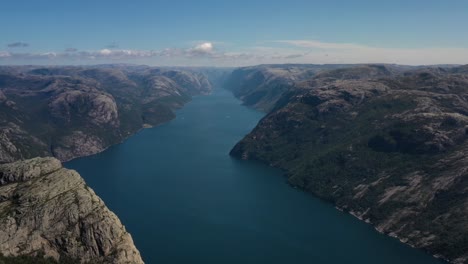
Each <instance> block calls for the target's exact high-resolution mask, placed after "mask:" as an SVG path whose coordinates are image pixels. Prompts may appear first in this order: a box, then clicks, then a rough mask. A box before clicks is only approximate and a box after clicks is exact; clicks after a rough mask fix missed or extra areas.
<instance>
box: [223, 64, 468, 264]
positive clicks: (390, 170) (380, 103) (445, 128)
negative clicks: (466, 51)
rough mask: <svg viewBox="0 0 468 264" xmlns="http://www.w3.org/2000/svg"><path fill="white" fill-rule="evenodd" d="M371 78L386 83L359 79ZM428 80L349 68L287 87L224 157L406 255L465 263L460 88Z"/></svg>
mask: <svg viewBox="0 0 468 264" xmlns="http://www.w3.org/2000/svg"><path fill="white" fill-rule="evenodd" d="M363 69H364V70H363ZM376 69H377V70H378V71H380V72H382V74H384V75H385V74H387V75H388V76H387V78H384V79H374V80H367V79H365V78H368V76H375V75H379V74H380V73H378V72H376ZM368 70H369V71H370V73H369V71H368ZM427 71H428V72H430V74H424V71H423V73H420V71H419V70H418V71H416V72H415V73H412V72H408V73H406V76H405V77H398V76H396V77H395V76H393V75H394V73H393V72H395V71H387V70H385V69H381V68H375V69H374V68H371V69H367V68H366V67H358V68H356V69H350V70H348V69H343V70H339V71H331V72H327V73H325V74H321V75H322V76H318V77H316V78H315V79H314V80H313V81H309V82H308V83H304V84H302V85H301V88H300V89H299V88H297V87H293V86H292V87H291V91H290V92H289V93H286V94H285V95H284V96H283V98H281V99H279V100H278V104H277V105H276V107H275V108H274V110H273V111H272V112H270V113H269V114H268V115H267V116H266V117H265V118H264V119H263V120H262V121H261V122H260V123H259V124H258V126H257V127H256V128H255V129H254V130H253V131H252V132H251V133H250V134H249V135H247V136H246V137H245V138H244V139H243V140H242V141H241V142H239V143H238V144H237V145H236V146H235V147H234V149H233V150H232V152H231V154H232V155H234V156H237V157H244V158H248V159H255V160H260V161H264V162H266V163H268V164H271V165H273V166H275V167H279V168H282V169H284V170H285V171H286V172H287V177H288V181H289V183H290V184H292V185H294V186H297V187H299V188H302V189H304V190H306V191H308V192H310V193H313V194H314V195H316V196H318V197H320V198H322V199H324V200H327V201H330V202H332V203H334V204H335V205H337V206H338V207H340V208H342V209H343V210H345V211H349V212H353V213H354V214H357V215H359V216H360V217H361V218H363V219H366V220H369V221H370V222H372V223H373V224H374V225H376V226H377V227H379V228H380V230H381V231H382V232H384V233H393V234H396V235H398V236H399V237H400V238H404V239H406V240H407V241H408V243H410V244H411V245H414V246H416V247H421V248H424V249H425V250H428V251H429V252H431V253H433V254H441V255H443V256H444V257H446V258H449V259H451V260H455V259H456V258H458V257H468V239H467V238H468V229H467V228H466V227H467V226H468V208H467V207H466V204H467V203H468V195H467V193H466V190H468V177H467V176H468V175H467V174H466V169H467V168H468V159H467V158H465V157H466V152H467V151H468V140H467V139H468V133H467V128H468V117H467V115H468V102H467V101H466V98H468V90H467V87H468V78H466V77H467V76H460V75H458V74H451V73H450V72H443V73H437V71H436V73H433V70H431V69H429V70H427ZM324 76H325V77H324ZM347 76H348V77H349V78H350V79H352V80H346V79H347V78H348V77H347ZM362 76H364V77H362ZM335 78H336V79H335ZM359 78H364V79H365V80H359ZM343 79H345V80H343ZM356 79H357V80H356ZM462 98H464V99H462Z"/></svg>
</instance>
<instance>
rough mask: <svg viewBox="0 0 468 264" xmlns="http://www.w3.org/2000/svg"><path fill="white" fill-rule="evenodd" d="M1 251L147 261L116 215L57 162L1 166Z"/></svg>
mask: <svg viewBox="0 0 468 264" xmlns="http://www.w3.org/2000/svg"><path fill="white" fill-rule="evenodd" d="M0 252H1V253H2V254H3V255H5V256H18V255H31V256H34V255H37V254H41V255H42V254H44V255H45V256H49V257H52V258H53V259H56V260H64V259H76V260H79V262H81V263H129V264H130V263H131V264H134V263H143V261H142V259H141V257H140V253H139V252H138V250H137V249H136V248H135V246H134V245H133V241H132V237H131V236H130V234H129V233H128V232H127V231H126V230H125V227H124V226H123V225H122V224H121V222H120V221H119V219H118V218H117V216H116V215H115V214H114V213H112V212H111V211H110V210H109V209H108V208H107V207H106V205H105V204H104V202H103V201H102V200H101V199H100V198H99V197H97V196H96V194H95V193H94V192H93V190H91V189H90V188H89V187H88V186H86V184H85V182H84V181H83V179H82V178H81V177H80V175H79V174H78V173H77V172H75V171H72V170H68V169H65V168H63V167H62V165H61V163H60V161H59V160H57V159H55V158H34V159H30V160H24V161H17V162H13V163H9V164H3V165H0ZM31 263H33V262H31Z"/></svg>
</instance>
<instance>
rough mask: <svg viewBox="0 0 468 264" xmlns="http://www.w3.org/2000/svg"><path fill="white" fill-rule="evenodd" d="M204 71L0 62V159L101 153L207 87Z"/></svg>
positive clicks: (169, 114)
mask: <svg viewBox="0 0 468 264" xmlns="http://www.w3.org/2000/svg"><path fill="white" fill-rule="evenodd" d="M210 91H211V84H210V82H209V81H208V79H207V78H206V77H205V75H204V74H202V73H198V72H194V71H189V70H186V71H185V70H173V69H166V68H154V67H147V66H132V65H99V66H86V67H72V66H61V67H59V66H57V67H33V66H23V67H21V66H11V67H5V66H3V67H0V163H2V162H11V161H15V160H18V159H25V158H32V157H36V156H54V157H57V158H58V159H60V160H61V161H67V160H70V159H73V158H76V157H81V156H86V155H91V154H95V153H98V152H100V151H102V150H103V149H105V148H107V147H109V146H110V145H113V144H116V143H119V142H121V141H122V140H123V139H125V138H127V137H128V136H130V135H132V134H134V133H135V132H137V131H138V130H140V129H141V128H143V127H150V126H156V125H158V124H161V123H163V122H167V121H169V120H171V119H172V118H174V117H175V114H174V110H176V109H178V108H180V107H182V106H183V105H184V104H185V103H187V102H188V101H190V99H191V96H193V95H200V94H207V93H210Z"/></svg>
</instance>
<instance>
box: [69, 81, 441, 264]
mask: <svg viewBox="0 0 468 264" xmlns="http://www.w3.org/2000/svg"><path fill="white" fill-rule="evenodd" d="M262 116H263V113H260V112H257V111H255V110H252V109H248V108H246V107H244V106H242V105H240V102H239V101H238V100H236V99H235V98H234V97H233V96H232V95H231V93H230V92H228V91H225V90H223V89H216V90H215V91H214V92H213V94H212V95H209V96H199V97H195V98H194V99H193V101H192V102H190V103H189V104H187V105H186V106H185V107H184V108H183V109H182V110H180V111H178V112H177V118H176V119H175V120H173V121H171V122H169V123H167V124H164V125H162V126H159V127H155V128H152V129H145V130H143V131H141V132H140V133H138V134H137V135H135V136H132V137H131V138H129V139H128V140H127V141H125V142H124V143H122V144H120V145H116V146H113V147H111V148H109V149H108V150H106V151H104V152H103V153H100V154H97V155H94V156H90V157H86V158H81V159H76V160H74V161H71V162H68V163H66V164H65V165H66V167H68V168H72V169H76V170H77V171H78V172H79V173H80V174H81V175H82V176H83V177H84V178H85V180H86V182H87V183H88V185H89V186H90V187H92V188H93V189H94V190H95V192H96V193H97V194H98V195H99V196H100V197H101V198H102V199H103V200H104V201H105V203H106V205H107V206H108V207H109V208H110V209H111V210H113V211H114V212H115V213H116V214H117V215H118V216H119V218H120V219H121V220H122V222H123V223H124V225H125V226H126V228H127V230H128V231H129V232H130V233H131V234H132V236H133V239H134V241H135V244H136V246H137V248H138V249H139V250H140V252H141V254H142V256H143V259H144V260H145V262H146V263H149V264H151V263H313V264H335V263H336V264H343V263H347V264H354V263H355V264H375V263H380V264H395V263H399V264H437V263H439V264H440V263H441V262H440V261H438V260H436V259H434V258H432V257H431V256H429V255H427V254H425V253H424V252H422V251H420V250H416V249H412V248H410V247H408V246H406V245H403V244H401V243H400V242H398V241H397V240H395V239H392V238H389V237H386V236H384V235H381V234H379V233H377V232H376V231H375V230H374V229H373V228H372V227H371V226H370V225H367V224H365V223H363V222H361V221H359V220H357V219H355V218H353V217H351V216H349V215H347V214H345V213H342V212H339V211H338V210H336V209H335V208H333V206H332V205H330V204H326V203H324V202H322V201H320V200H318V199H316V198H314V197H313V196H311V195H309V194H306V193H304V192H301V191H299V190H296V189H294V188H291V187H290V186H289V185H287V184H286V182H285V178H284V177H282V173H281V172H280V171H278V170H276V169H273V168H269V167H268V166H265V165H263V164H258V163H256V162H250V161H239V160H235V159H232V158H231V157H230V156H229V155H228V153H229V151H230V149H231V148H232V147H233V146H234V145H235V143H236V142H237V141H239V140H240V139H241V138H242V137H243V136H244V135H245V134H247V133H248V132H249V131H250V130H251V129H252V128H253V127H254V126H255V125H256V123H257V122H258V121H259V120H260V118H261V117H262Z"/></svg>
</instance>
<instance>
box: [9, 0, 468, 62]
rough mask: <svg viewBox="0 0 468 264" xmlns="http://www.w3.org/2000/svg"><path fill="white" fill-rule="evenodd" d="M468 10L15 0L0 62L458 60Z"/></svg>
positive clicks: (297, 0) (437, 5) (465, 40)
mask: <svg viewBox="0 0 468 264" xmlns="http://www.w3.org/2000/svg"><path fill="white" fill-rule="evenodd" d="M25 6H26V7H27V8H25ZM467 11H468V2H466V1H459V0H456V1H452V2H451V3H450V5H447V4H445V3H441V2H440V1H435V0H431V1H419V0H416V1H411V2H410V3H408V2H405V1H403V0H397V1H392V2H385V3H375V2H374V1H370V0H359V1H353V3H349V1H338V0H335V1H329V2H327V3H323V2H320V1H303V0H291V1H289V2H288V3H287V4H284V3H283V2H281V1H278V0H275V1H259V0H257V1H246V0H241V1H236V2H235V3H231V2H227V3H219V2H216V1H214V0H205V1H197V2H194V1H184V0H180V1H177V2H174V1H173V2H170V1H165V0H160V1H140V2H139V3H138V4H135V3H133V4H132V3H129V2H128V1H99V2H95V3H94V2H93V1H89V0H85V1H79V3H75V2H62V1H58V0H52V1H48V2H47V3H43V2H35V1H30V0H22V1H15V2H9V3H6V4H4V8H2V10H0V29H1V30H2V32H4V36H5V37H4V38H3V40H0V65H25V64H28V65H96V64H122V63H123V64H138V65H149V66H168V67H239V66H253V65H259V64H399V65H411V66H419V65H440V64H442V65H450V64H458V65H463V64H466V63H468V36H467V35H466V34H461V33H460V32H464V30H465V29H464V25H466V24H468V17H467V16H466V13H467ZM130 18H131V19H130Z"/></svg>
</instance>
